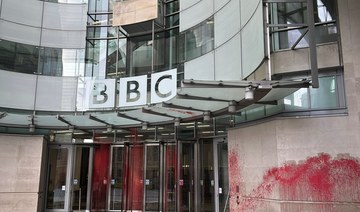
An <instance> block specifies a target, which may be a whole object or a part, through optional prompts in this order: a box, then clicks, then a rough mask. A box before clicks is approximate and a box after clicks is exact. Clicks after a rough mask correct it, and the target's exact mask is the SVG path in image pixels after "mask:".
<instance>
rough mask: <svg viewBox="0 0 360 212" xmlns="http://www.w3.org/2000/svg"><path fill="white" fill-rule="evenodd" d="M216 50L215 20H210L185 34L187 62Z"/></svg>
mask: <svg viewBox="0 0 360 212" xmlns="http://www.w3.org/2000/svg"><path fill="white" fill-rule="evenodd" d="M213 48H214V20H213V18H212V19H209V20H206V21H204V22H203V23H201V24H199V25H198V26H196V27H194V28H192V29H190V30H187V31H186V32H185V49H186V52H185V54H186V56H185V58H186V60H192V59H194V58H196V57H199V56H201V55H204V54H206V53H208V52H210V51H211V50H213Z"/></svg>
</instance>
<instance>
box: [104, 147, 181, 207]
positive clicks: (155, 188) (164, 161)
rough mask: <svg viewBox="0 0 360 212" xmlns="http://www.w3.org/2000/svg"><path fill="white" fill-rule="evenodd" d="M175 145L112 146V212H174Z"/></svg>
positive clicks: (110, 200)
mask: <svg viewBox="0 0 360 212" xmlns="http://www.w3.org/2000/svg"><path fill="white" fill-rule="evenodd" d="M175 150H176V148H175V145H174V144H125V145H114V146H112V157H111V158H112V159H111V179H110V182H111V185H110V189H109V197H110V198H109V207H108V208H109V210H112V211H126V210H128V211H175V166H176V151H175Z"/></svg>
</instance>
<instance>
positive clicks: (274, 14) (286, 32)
mask: <svg viewBox="0 0 360 212" xmlns="http://www.w3.org/2000/svg"><path fill="white" fill-rule="evenodd" d="M306 5H307V4H306V3H272V4H271V15H270V18H271V23H273V24H306V23H307V10H306V8H307V6H306ZM335 8H336V1H335V0H329V1H324V0H323V1H322V0H317V1H314V15H315V17H314V18H315V23H316V32H315V33H316V43H317V44H319V43H328V42H336V41H337V39H338V36H337V27H336V22H335V21H336V17H337V16H336V10H335ZM305 32H306V28H305V27H297V28H293V27H292V28H287V27H275V28H273V33H272V48H273V50H275V51H276V50H279V49H289V48H291V47H292V46H293V45H294V43H295V42H296V41H297V40H298V39H299V38H300V36H301V35H302V34H303V33H305ZM308 39H309V38H308V35H307V34H306V35H305V37H304V38H302V39H301V40H300V42H299V44H297V45H296V47H297V48H302V47H308Z"/></svg>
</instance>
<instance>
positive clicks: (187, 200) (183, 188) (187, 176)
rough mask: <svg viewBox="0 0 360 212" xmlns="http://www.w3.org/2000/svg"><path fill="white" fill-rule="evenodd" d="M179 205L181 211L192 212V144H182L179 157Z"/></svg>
mask: <svg viewBox="0 0 360 212" xmlns="http://www.w3.org/2000/svg"><path fill="white" fill-rule="evenodd" d="M180 160H181V161H180V162H181V163H180V176H179V177H180V178H179V190H180V196H179V205H180V210H181V211H193V210H194V174H195V173H194V160H195V158H194V144H192V143H183V144H182V151H181V156H180Z"/></svg>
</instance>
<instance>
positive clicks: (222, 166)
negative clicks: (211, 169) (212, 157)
mask: <svg viewBox="0 0 360 212" xmlns="http://www.w3.org/2000/svg"><path fill="white" fill-rule="evenodd" d="M217 149H218V152H217V153H218V166H219V167H218V174H219V211H223V212H225V211H229V204H228V203H229V201H227V200H228V198H229V172H228V158H227V155H228V147H227V143H219V144H218V145H217Z"/></svg>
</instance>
